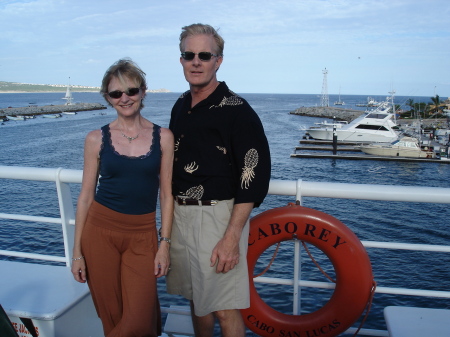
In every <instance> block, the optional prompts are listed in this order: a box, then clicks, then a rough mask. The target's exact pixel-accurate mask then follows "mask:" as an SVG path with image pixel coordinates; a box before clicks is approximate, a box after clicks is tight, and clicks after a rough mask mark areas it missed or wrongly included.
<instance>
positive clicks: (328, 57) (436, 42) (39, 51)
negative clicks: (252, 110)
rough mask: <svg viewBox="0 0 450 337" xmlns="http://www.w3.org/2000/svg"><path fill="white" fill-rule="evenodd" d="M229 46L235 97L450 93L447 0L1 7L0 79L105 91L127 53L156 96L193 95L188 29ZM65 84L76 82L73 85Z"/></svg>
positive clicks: (146, 0)
mask: <svg viewBox="0 0 450 337" xmlns="http://www.w3.org/2000/svg"><path fill="white" fill-rule="evenodd" d="M192 23H207V24H210V25H211V26H213V27H214V28H216V29H219V33H220V34H221V35H222V37H223V38H224V40H225V49H224V61H223V63H222V66H221V68H220V70H219V72H218V74H217V77H218V79H219V80H220V81H225V82H226V83H227V84H228V86H229V87H230V88H231V89H232V90H233V91H235V92H236V93H284V94H321V93H323V88H324V74H323V71H324V70H325V69H326V70H327V75H326V83H327V85H326V89H327V91H328V93H329V94H338V93H339V92H340V93H341V94H342V95H387V94H388V92H390V91H392V90H395V91H396V94H397V95H401V96H430V97H431V96H434V95H439V96H440V97H442V98H447V97H448V96H450V66H449V62H450V61H449V60H450V2H449V1H448V0H427V1H423V0H420V1H419V0H221V1H213V0H210V1H208V0H183V1H180V0H158V1H155V0H133V1H124V0H121V1H116V0H17V1H16V0H0V32H1V33H0V81H7V82H21V83H33V84H67V83H69V81H70V83H71V84H73V85H85V86H100V84H101V80H102V77H103V74H104V73H105V71H106V69H107V68H108V67H109V66H110V65H111V64H113V63H114V62H115V61H117V60H119V59H121V58H124V57H129V58H131V59H132V60H134V61H135V62H136V63H137V64H138V65H139V66H140V67H141V68H142V69H143V70H144V71H145V72H146V74H147V82H148V87H149V89H159V88H165V89H168V90H170V91H172V92H184V91H185V90H187V89H188V83H187V82H186V81H185V79H184V76H183V73H182V68H181V65H180V61H179V58H180V51H179V47H178V43H179V35H180V32H181V28H182V27H183V26H186V25H189V24H192ZM69 79H70V80H69Z"/></svg>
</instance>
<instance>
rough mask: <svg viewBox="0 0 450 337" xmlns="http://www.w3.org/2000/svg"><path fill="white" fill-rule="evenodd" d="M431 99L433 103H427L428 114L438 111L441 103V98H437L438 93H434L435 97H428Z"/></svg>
mask: <svg viewBox="0 0 450 337" xmlns="http://www.w3.org/2000/svg"><path fill="white" fill-rule="evenodd" d="M430 99H431V101H432V102H433V103H434V104H429V110H428V111H429V113H430V115H431V114H432V113H436V112H438V111H439V106H440V105H441V100H440V99H439V95H436V97H430Z"/></svg>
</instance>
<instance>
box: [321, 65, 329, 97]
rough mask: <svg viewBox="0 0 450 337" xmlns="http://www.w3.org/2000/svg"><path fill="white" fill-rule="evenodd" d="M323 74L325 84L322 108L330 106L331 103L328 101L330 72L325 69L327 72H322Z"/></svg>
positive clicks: (323, 84) (323, 86) (323, 85)
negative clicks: (328, 76)
mask: <svg viewBox="0 0 450 337" xmlns="http://www.w3.org/2000/svg"><path fill="white" fill-rule="evenodd" d="M322 73H323V83H322V100H321V102H320V103H321V104H320V105H321V106H330V101H329V99H328V84H327V74H328V70H327V68H325V70H322Z"/></svg>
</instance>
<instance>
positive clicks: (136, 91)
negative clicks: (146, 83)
mask: <svg viewBox="0 0 450 337" xmlns="http://www.w3.org/2000/svg"><path fill="white" fill-rule="evenodd" d="M140 90H141V88H128V90H127V91H120V90H114V91H111V92H108V95H109V97H111V98H120V97H122V94H127V96H130V97H131V96H135V95H137V94H139V91H140Z"/></svg>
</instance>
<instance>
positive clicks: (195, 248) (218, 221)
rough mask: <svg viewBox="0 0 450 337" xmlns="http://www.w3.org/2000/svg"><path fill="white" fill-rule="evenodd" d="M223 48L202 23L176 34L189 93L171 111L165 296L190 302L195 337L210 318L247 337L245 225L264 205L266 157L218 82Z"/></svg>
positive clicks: (232, 334) (255, 132) (261, 139)
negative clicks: (170, 215) (172, 143)
mask: <svg viewBox="0 0 450 337" xmlns="http://www.w3.org/2000/svg"><path fill="white" fill-rule="evenodd" d="M223 47H224V41H223V39H222V37H221V36H220V35H219V34H218V33H217V32H216V30H215V29H214V28H213V27H211V26H209V25H203V24H193V25H190V26H187V27H183V28H182V33H181V35H180V51H181V58H180V62H181V65H182V66H183V71H184V76H185V78H186V81H187V82H188V83H189V87H190V90H189V91H187V92H185V93H184V94H182V95H181V97H180V98H179V99H178V100H177V102H176V103H175V105H174V107H173V109H172V115H171V120H170V126H169V128H170V129H171V130H172V131H173V133H174V137H175V159H174V172H173V194H174V197H175V211H174V225H173V232H172V244H171V250H170V255H171V271H170V272H169V273H168V276H167V289H168V292H169V293H171V294H178V295H182V296H184V297H185V298H187V299H189V300H190V303H191V313H192V320H193V325H194V330H195V336H197V337H211V336H213V332H214V322H215V318H217V319H218V321H219V325H220V327H221V330H222V335H223V336H225V337H239V336H245V325H244V322H243V320H242V317H241V315H240V312H239V309H244V308H248V307H249V305H250V301H249V282H248V270H247V260H246V255H247V245H248V231H249V221H248V218H249V216H250V213H251V211H252V209H253V207H258V206H259V205H260V204H261V202H262V201H263V200H264V198H265V196H266V194H267V190H268V186H269V180H270V153H269V146H268V143H267V139H266V136H265V134H264V129H263V127H262V124H261V121H260V119H259V117H258V116H257V114H256V113H255V111H254V110H253V109H252V108H251V107H250V105H249V104H248V103H247V102H246V101H245V100H244V99H243V98H241V97H239V96H237V95H236V94H235V93H233V92H232V91H230V90H229V89H228V87H227V85H226V84H225V82H219V81H218V80H217V77H216V72H217V70H218V69H219V67H220V65H221V64H222V61H223Z"/></svg>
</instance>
